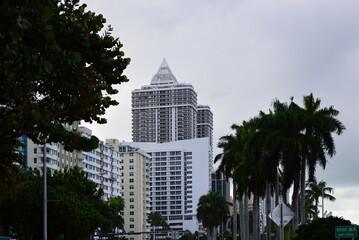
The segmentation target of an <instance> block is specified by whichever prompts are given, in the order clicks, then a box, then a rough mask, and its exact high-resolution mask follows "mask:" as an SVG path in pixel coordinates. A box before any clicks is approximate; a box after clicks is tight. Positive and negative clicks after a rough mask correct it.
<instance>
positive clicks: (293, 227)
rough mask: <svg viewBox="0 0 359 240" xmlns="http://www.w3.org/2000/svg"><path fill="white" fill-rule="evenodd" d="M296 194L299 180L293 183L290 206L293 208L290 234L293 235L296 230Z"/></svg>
mask: <svg viewBox="0 0 359 240" xmlns="http://www.w3.org/2000/svg"><path fill="white" fill-rule="evenodd" d="M298 193H299V179H298V178H296V180H295V181H294V187H293V195H292V206H293V213H294V216H293V219H292V234H293V236H294V235H295V231H296V230H297V229H298Z"/></svg>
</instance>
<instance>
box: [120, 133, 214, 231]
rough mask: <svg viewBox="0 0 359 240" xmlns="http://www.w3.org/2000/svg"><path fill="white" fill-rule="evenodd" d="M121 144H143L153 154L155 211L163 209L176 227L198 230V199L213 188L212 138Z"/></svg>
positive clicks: (152, 202)
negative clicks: (211, 181)
mask: <svg viewBox="0 0 359 240" xmlns="http://www.w3.org/2000/svg"><path fill="white" fill-rule="evenodd" d="M121 144H122V145H124V146H127V145H130V146H132V147H135V148H140V149H142V150H144V151H145V152H147V153H148V154H149V155H150V156H151V157H152V158H151V160H150V163H151V164H150V183H151V191H150V193H151V212H159V213H161V215H162V216H163V217H164V218H165V220H166V222H167V223H168V224H169V225H170V228H171V230H173V231H185V230H190V231H191V232H195V231H198V230H199V229H200V226H199V223H198V221H197V219H196V210H197V203H198V200H199V198H200V196H202V195H204V194H207V193H208V191H209V189H210V187H209V186H210V180H209V173H208V172H209V168H210V166H209V165H210V160H209V156H210V145H209V138H208V137H206V138H197V139H188V140H181V141H176V142H168V143H144V142H123V143H121Z"/></svg>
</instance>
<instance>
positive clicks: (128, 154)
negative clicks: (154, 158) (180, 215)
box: [106, 139, 151, 240]
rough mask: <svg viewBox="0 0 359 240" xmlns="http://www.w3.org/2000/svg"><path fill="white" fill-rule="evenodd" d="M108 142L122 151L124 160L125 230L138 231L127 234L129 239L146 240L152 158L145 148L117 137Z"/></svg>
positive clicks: (128, 231) (129, 231)
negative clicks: (130, 144) (132, 145)
mask: <svg viewBox="0 0 359 240" xmlns="http://www.w3.org/2000/svg"><path fill="white" fill-rule="evenodd" d="M106 144H109V145H111V146H113V147H114V148H115V149H116V150H118V151H119V152H120V155H121V159H122V160H123V168H124V171H123V173H124V174H123V186H124V189H123V198H124V200H125V209H124V211H123V218H124V221H125V224H124V231H125V232H126V233H131V232H133V233H136V234H134V235H129V236H126V237H127V238H128V239H129V240H144V239H146V238H148V234H145V233H144V232H148V231H150V230H151V229H150V226H149V224H148V223H147V216H148V214H149V213H150V210H151V209H150V178H149V176H150V175H149V174H150V158H151V156H150V155H148V154H147V153H145V152H144V151H143V150H141V149H138V148H134V147H131V146H129V145H121V143H119V141H118V140H117V139H107V140H106Z"/></svg>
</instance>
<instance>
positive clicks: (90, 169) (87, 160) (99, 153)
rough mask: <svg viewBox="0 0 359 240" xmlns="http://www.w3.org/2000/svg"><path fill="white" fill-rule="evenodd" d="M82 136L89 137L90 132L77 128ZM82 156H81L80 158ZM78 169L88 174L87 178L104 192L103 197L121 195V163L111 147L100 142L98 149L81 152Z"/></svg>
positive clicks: (118, 154) (86, 129)
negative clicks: (80, 168)
mask: <svg viewBox="0 0 359 240" xmlns="http://www.w3.org/2000/svg"><path fill="white" fill-rule="evenodd" d="M79 132H81V133H82V135H83V136H87V137H91V130H89V129H88V128H85V127H79ZM81 155H82V156H81ZM79 156H80V157H81V158H82V159H83V160H82V161H81V164H80V167H82V168H83V170H84V171H85V172H86V173H88V178H89V179H90V180H92V181H94V182H95V183H97V185H98V187H101V188H102V189H103V190H104V197H105V198H106V199H107V198H110V197H117V196H122V195H123V172H122V170H123V161H122V159H121V157H120V153H119V152H118V150H116V149H115V148H114V147H113V146H111V145H108V144H106V143H104V142H103V141H100V143H99V146H98V148H96V149H94V150H91V151H89V152H82V153H81V154H79Z"/></svg>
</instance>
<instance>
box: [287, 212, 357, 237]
mask: <svg viewBox="0 0 359 240" xmlns="http://www.w3.org/2000/svg"><path fill="white" fill-rule="evenodd" d="M350 225H353V224H352V223H351V222H350V221H349V220H345V219H343V218H339V217H333V216H330V217H327V218H318V219H315V220H313V221H312V222H310V223H307V224H302V225H300V226H299V228H298V230H297V236H295V237H294V238H293V240H335V239H336V238H335V227H337V226H350ZM347 239H351V238H341V240H347Z"/></svg>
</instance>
